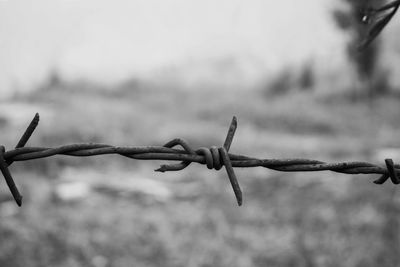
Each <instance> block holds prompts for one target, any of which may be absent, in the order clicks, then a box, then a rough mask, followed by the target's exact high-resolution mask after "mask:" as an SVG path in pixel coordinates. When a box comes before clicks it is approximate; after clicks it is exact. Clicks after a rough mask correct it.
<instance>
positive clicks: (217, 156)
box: [0, 113, 400, 206]
mask: <svg viewBox="0 0 400 267" xmlns="http://www.w3.org/2000/svg"><path fill="white" fill-rule="evenodd" d="M38 122H39V114H37V113H36V115H35V117H34V119H33V120H32V122H31V123H30V124H29V126H28V128H27V130H26V131H25V133H24V135H23V136H22V137H21V140H20V141H19V142H18V145H17V146H16V148H15V149H13V150H9V151H5V148H4V147H3V146H0V171H1V172H2V174H3V176H4V178H5V180H6V182H7V185H8V187H9V189H10V191H11V193H12V195H13V197H14V199H15V201H16V202H17V204H18V205H19V206H21V204H22V196H21V195H20V193H19V191H18V189H17V187H16V185H15V183H14V181H13V178H12V177H11V174H10V172H9V170H8V166H9V165H10V164H12V163H13V162H14V161H26V160H33V159H40V158H46V157H52V156H55V155H65V156H73V157H91V156H97V155H105V154H119V155H121V156H124V157H128V158H131V159H137V160H167V161H181V162H180V163H178V164H168V165H161V167H160V168H158V169H156V170H155V171H158V172H166V171H179V170H183V169H184V168H186V167H187V166H189V165H190V164H191V163H192V162H196V163H199V164H203V165H206V166H207V168H209V169H215V170H219V169H221V168H222V167H225V169H226V171H227V174H228V177H229V180H230V183H231V185H232V188H233V191H234V193H235V196H236V200H237V203H238V205H239V206H240V205H242V202H243V198H242V191H241V189H240V186H239V182H238V180H237V178H236V175H235V172H234V169H233V168H234V167H241V168H249V167H264V168H268V169H272V170H276V171H283V172H309V171H333V172H338V173H344V174H381V177H380V178H379V179H377V180H375V181H374V183H376V184H383V183H385V182H386V181H387V180H388V179H389V178H390V179H391V181H392V183H394V184H398V183H400V180H399V178H398V175H399V172H400V165H396V164H393V161H392V160H391V159H386V160H385V164H386V166H377V165H374V164H371V163H367V162H339V163H326V162H323V161H319V160H311V159H258V158H253V157H248V156H244V155H238V154H232V153H228V151H229V148H230V146H231V143H232V140H233V137H234V134H235V131H236V128H237V119H236V117H233V119H232V122H231V124H230V127H229V130H228V134H227V136H226V139H225V142H224V145H223V146H222V147H215V146H212V147H210V148H206V147H201V148H198V149H193V148H192V147H191V146H190V145H189V144H188V143H187V142H186V141H185V140H184V139H179V138H177V139H173V140H171V141H170V142H168V143H166V144H165V145H164V146H124V147H121V146H111V145H107V144H98V143H83V144H70V145H63V146H59V147H24V146H25V144H26V143H27V141H28V139H29V138H30V136H31V135H32V133H33V132H34V130H35V128H36V126H37V125H38ZM176 146H181V147H182V148H183V149H176V148H175V147H176Z"/></svg>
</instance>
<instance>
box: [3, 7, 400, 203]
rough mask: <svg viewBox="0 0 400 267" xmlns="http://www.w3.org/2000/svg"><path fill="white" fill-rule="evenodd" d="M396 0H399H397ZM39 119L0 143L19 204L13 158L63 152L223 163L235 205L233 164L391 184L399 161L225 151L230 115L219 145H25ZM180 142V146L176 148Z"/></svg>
mask: <svg viewBox="0 0 400 267" xmlns="http://www.w3.org/2000/svg"><path fill="white" fill-rule="evenodd" d="M399 1H400V0H399ZM38 122H39V114H36V115H35V117H34V119H33V120H32V122H31V123H30V124H29V126H28V128H27V129H26V131H25V133H24V135H23V136H22V137H21V139H20V141H19V142H18V144H17V146H16V148H15V149H13V150H9V151H5V148H4V146H0V171H1V173H2V174H3V176H4V179H5V180H6V182H7V185H8V187H9V189H10V191H11V193H12V195H13V197H14V199H15V201H16V202H17V204H18V205H19V206H21V204H22V196H21V195H20V193H19V191H18V189H17V187H16V185H15V183H14V180H13V178H12V176H11V174H10V171H9V169H8V166H9V165H10V164H11V163H13V162H14V161H26V160H33V159H40V158H46V157H52V156H55V155H65V156H72V157H91V156H96V155H105V154H118V155H121V156H124V157H128V158H131V159H136V160H167V161H179V162H180V163H177V164H169V165H161V167H160V168H158V169H156V171H159V172H166V171H180V170H183V169H185V168H186V167H187V166H189V165H190V164H191V163H192V162H196V163H199V164H203V165H206V166H207V168H208V169H214V170H220V169H221V168H222V167H223V166H225V169H226V172H227V175H228V177H229V181H230V183H231V185H232V188H233V191H234V193H235V197H236V201H237V203H238V205H239V206H240V205H242V203H243V197H242V191H241V189H240V186H239V182H238V180H237V178H236V175H235V172H234V168H238V167H240V168H251V167H264V168H268V169H272V170H275V171H282V172H309V171H333V172H338V173H344V174H380V175H381V177H380V178H379V179H377V180H375V181H374V183H375V184H383V183H385V182H386V181H387V180H388V179H389V178H390V179H391V181H392V183H393V184H399V183H400V179H399V173H400V165H398V164H394V163H393V160H391V159H386V160H385V164H386V166H377V165H374V164H371V163H368V162H339V163H326V162H323V161H319V160H312V159H258V158H253V157H248V156H244V155H238V154H232V153H229V152H228V151H229V149H230V147H231V144H232V140H233V137H234V135H235V132H236V128H237V119H236V117H233V119H232V122H231V124H230V126H229V130H228V133H227V136H226V138H225V142H224V144H223V146H222V147H216V146H211V147H210V148H206V147H200V148H198V149H193V148H192V147H191V146H190V145H189V143H188V142H187V141H185V140H184V139H181V138H175V139H173V140H171V141H170V142H168V143H166V144H165V145H164V146H127V147H120V146H111V145H107V144H96V143H83V144H70V145H63V146H59V147H53V148H50V147H25V145H26V143H27V142H28V139H29V138H30V136H31V135H32V133H33V132H34V130H35V128H36V127H37V125H38ZM177 146H180V147H182V149H177V148H176V147H177Z"/></svg>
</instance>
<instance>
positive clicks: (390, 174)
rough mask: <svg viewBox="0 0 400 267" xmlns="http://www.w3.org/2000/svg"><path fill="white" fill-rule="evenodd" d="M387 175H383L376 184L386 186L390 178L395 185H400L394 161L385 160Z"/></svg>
mask: <svg viewBox="0 0 400 267" xmlns="http://www.w3.org/2000/svg"><path fill="white" fill-rule="evenodd" d="M385 164H386V168H387V173H385V174H383V175H382V176H381V177H380V178H379V179H377V180H375V181H374V183H375V184H384V183H385V182H386V181H387V179H389V178H390V180H391V181H392V183H393V184H399V183H400V179H399V178H398V176H397V173H396V168H395V166H394V163H393V160H392V159H385Z"/></svg>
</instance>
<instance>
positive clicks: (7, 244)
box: [0, 70, 400, 267]
mask: <svg viewBox="0 0 400 267" xmlns="http://www.w3.org/2000/svg"><path fill="white" fill-rule="evenodd" d="M287 75H288V76H287ZM288 77H290V75H289V74H283V75H282V77H278V78H277V81H276V82H275V83H272V84H271V85H270V86H271V87H273V88H274V90H275V89H276V87H277V86H276V84H283V85H279V86H281V88H284V90H287V91H290V93H289V94H281V95H280V96H279V97H277V96H276V95H274V94H265V89H264V88H263V90H248V91H245V90H241V91H232V90H229V89H221V90H218V91H216V90H211V89H207V88H204V90H199V91H186V90H184V89H179V88H176V89H174V90H172V89H169V90H164V89H163V88H155V87H151V86H149V85H148V84H146V83H144V82H141V81H138V80H132V81H128V82H126V83H124V84H123V85H121V87H120V88H115V89H113V90H111V89H108V88H105V87H100V88H97V87H96V85H91V84H90V83H87V82H82V81H80V82H71V83H68V82H65V81H62V79H59V78H57V79H55V78H54V77H52V78H51V79H50V82H49V83H48V84H47V85H46V86H42V87H41V88H40V90H37V91H33V92H31V93H29V94H27V95H19V96H16V97H15V98H14V99H12V100H10V101H7V102H3V103H2V104H3V105H0V108H1V107H2V106H4V105H5V104H8V105H9V106H8V109H12V107H13V105H14V106H15V107H18V109H17V108H15V113H18V114H19V113H20V114H21V115H20V117H18V118H20V121H17V119H16V117H14V118H13V117H4V118H3V117H2V119H1V123H0V129H1V131H2V139H3V140H4V142H5V144H6V147H12V146H13V145H15V142H16V141H17V139H18V137H19V135H20V134H21V133H22V131H23V129H24V126H25V123H28V122H29V120H30V119H31V117H32V116H33V115H34V113H33V114H31V112H30V110H31V109H32V108H38V109H44V110H45V111H46V112H42V113H41V115H42V118H41V122H40V125H39V127H38V129H37V131H36V133H35V134H34V136H33V138H32V140H31V141H30V143H29V145H32V146H36V145H43V146H54V145H61V144H66V143H75V142H102V143H110V144H114V145H118V144H120V145H162V144H164V143H165V142H167V141H169V140H170V139H173V138H175V137H182V138H186V139H187V140H188V141H189V142H190V143H191V144H193V145H194V146H211V145H220V144H221V143H222V142H223V139H224V137H225V134H226V131H227V127H228V124H229V122H230V119H231V117H232V115H236V116H237V117H238V119H239V127H238V130H237V134H236V136H235V139H234V141H233V144H232V148H231V150H232V152H233V153H240V154H246V155H250V156H251V155H254V156H258V157H268V158H271V157H287V158H289V157H290V158H292V157H294V158H296V157H306V158H315V159H320V160H325V161H347V160H366V161H372V162H377V161H378V160H379V161H378V162H379V163H380V162H381V161H382V163H383V158H382V159H376V157H375V151H376V149H379V148H381V147H385V146H390V145H392V144H397V142H398V136H399V134H400V122H399V120H398V114H399V112H400V105H399V99H397V98H394V97H387V96H382V97H380V98H376V99H374V100H373V106H372V107H373V109H371V108H370V107H367V106H365V105H364V103H361V102H359V103H350V102H349V101H347V99H346V98H345V97H340V96H333V95H319V94H315V92H313V91H312V90H293V88H294V87H297V88H300V87H301V86H297V85H299V84H300V85H304V87H312V85H313V81H312V80H313V78H312V74H311V73H310V71H309V70H305V71H304V72H303V74H302V75H300V77H302V78H301V79H293V81H292V82H290V83H288V84H285V83H286V82H287V81H288V80H290V79H289V78H288ZM296 84H297V85H296ZM269 89H271V88H269ZM282 90H283V89H282ZM23 107H26V111H24V108H23ZM14 115H15V114H14ZM10 116H11V115H10ZM159 163H160V162H144V161H141V162H138V161H133V160H129V159H125V158H123V157H118V156H111V155H110V156H107V155H106V156H102V157H92V158H68V157H61V156H59V157H52V158H48V159H40V160H34V161H29V162H16V163H15V164H13V165H12V167H11V171H12V172H13V174H14V177H15V179H16V181H17V183H18V184H19V185H21V188H22V193H23V195H24V205H23V207H22V208H20V209H18V208H16V205H15V204H14V203H13V202H11V201H10V196H9V193H8V192H7V190H6V189H5V186H4V182H3V189H2V190H1V194H0V200H1V204H0V217H1V218H0V237H1V239H2V240H3V242H1V243H0V266H17V267H18V266H33V267H35V266H68V267H74V266H95V267H105V266H110V267H111V266H112V267H118V266H185V267H186V266H307V267H309V266H349V267H353V266H354V267H355V266H378V265H379V266H396V265H398V264H399V259H400V257H399V256H398V255H397V253H395V251H396V249H397V247H398V246H399V243H398V242H399V241H398V240H399V232H398V217H399V210H398V203H399V201H400V196H399V195H398V194H397V193H396V191H394V187H393V186H392V185H391V184H386V185H384V186H377V185H374V184H373V183H372V180H373V179H374V178H377V177H373V176H368V175H361V176H348V175H342V174H336V173H330V172H319V173H280V172H275V171H271V170H266V169H254V168H249V169H244V170H240V169H238V170H237V175H238V177H239V180H240V183H241V185H242V187H243V191H244V206H243V207H241V208H238V207H237V206H236V204H235V201H234V197H233V193H232V192H231V188H230V185H229V182H228V180H227V177H226V175H225V173H224V172H223V171H222V172H215V171H209V170H207V169H206V168H205V167H204V166H199V165H192V166H190V167H188V168H187V169H185V170H184V171H181V172H177V173H164V174H159V173H154V172H153V171H152V169H155V168H157V167H158V164H159ZM141 180H153V181H157V183H158V184H161V185H163V187H165V188H167V189H168V190H169V191H170V192H171V195H170V197H166V198H157V197H155V195H154V194H149V193H146V192H142V193H140V192H136V193H135V194H126V191H124V188H125V189H128V188H130V187H131V186H133V185H135V184H136V183H139V182H140V181H141ZM66 181H75V182H85V183H88V184H89V185H92V186H93V188H100V186H101V188H102V190H95V189H93V190H90V192H89V193H88V194H87V195H85V196H84V197H82V198H80V199H77V200H74V201H62V200H56V199H55V197H54V190H55V189H56V188H57V186H58V185H59V184H60V183H63V182H66ZM113 184H117V185H118V184H121V187H123V188H122V193H113V192H114V191H113V187H111V185H113ZM107 185H109V190H104V188H105V187H106V186H107ZM156 189H157V188H154V191H156ZM124 192H125V193H124Z"/></svg>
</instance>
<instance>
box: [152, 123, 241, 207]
mask: <svg viewBox="0 0 400 267" xmlns="http://www.w3.org/2000/svg"><path fill="white" fill-rule="evenodd" d="M236 128H237V119H236V117H233V119H232V122H231V125H230V126H229V130H228V134H227V136H226V139H225V142H224V145H223V146H222V147H216V146H212V147H210V148H206V147H201V148H199V149H197V150H194V149H192V148H191V147H190V146H189V144H188V143H187V142H186V141H185V140H184V139H180V138H176V139H173V140H171V141H170V142H168V143H166V144H165V145H164V147H168V148H173V147H175V146H178V145H179V146H181V147H182V148H183V149H184V150H185V152H186V153H187V154H190V155H194V156H202V157H203V162H201V163H203V164H206V166H207V168H208V169H215V170H220V169H221V168H222V167H223V166H225V169H226V172H227V174H228V178H229V181H230V183H231V185H232V188H233V192H234V193H235V196H236V201H237V203H238V205H239V206H241V205H242V202H243V197H242V191H241V189H240V186H239V182H238V180H237V178H236V175H235V172H234V170H233V167H232V162H231V160H230V158H229V154H228V151H229V149H230V147H231V143H232V140H233V136H234V135H235V131H236ZM190 163H191V162H190V161H182V162H180V163H178V164H169V165H161V167H160V168H158V169H156V171H159V172H166V171H179V170H183V169H184V168H186V167H187V166H189V165H190Z"/></svg>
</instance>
